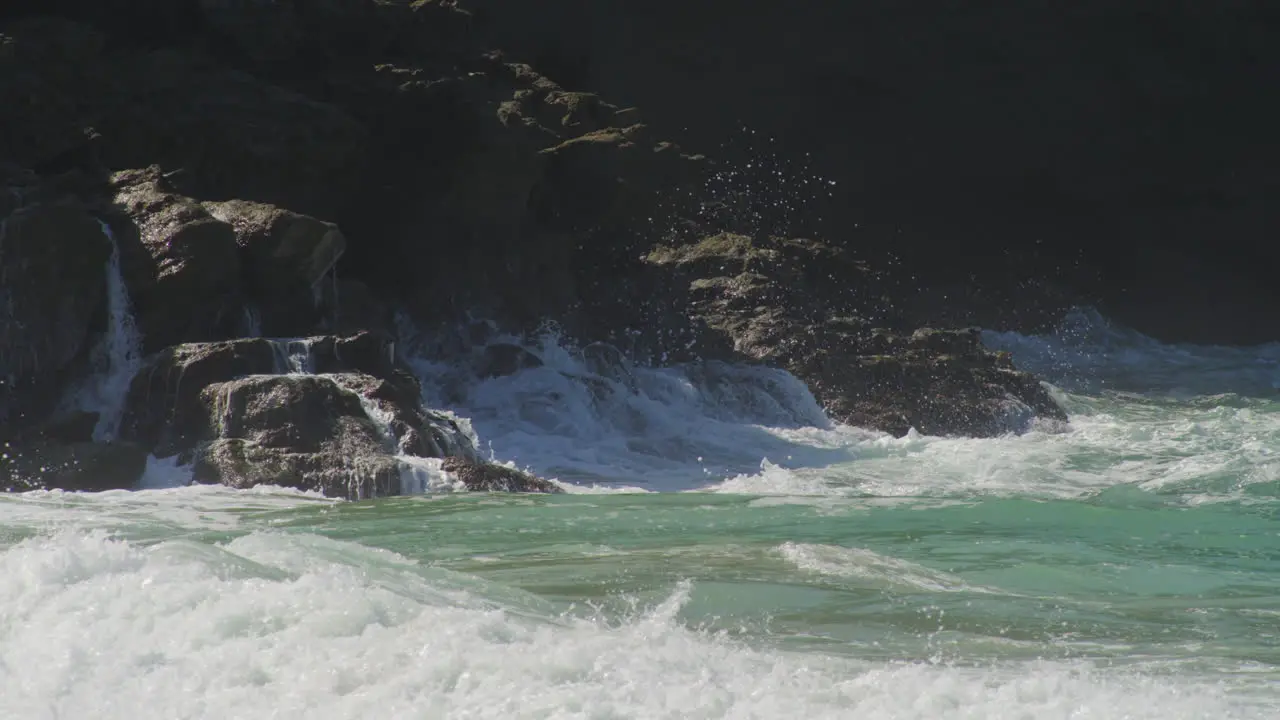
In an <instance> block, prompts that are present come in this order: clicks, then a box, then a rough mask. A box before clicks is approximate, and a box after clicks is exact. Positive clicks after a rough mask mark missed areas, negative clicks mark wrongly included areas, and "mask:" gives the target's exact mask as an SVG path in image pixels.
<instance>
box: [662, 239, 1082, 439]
mask: <svg viewBox="0 0 1280 720" xmlns="http://www.w3.org/2000/svg"><path fill="white" fill-rule="evenodd" d="M648 262H649V263H651V264H652V265H653V267H654V268H655V269H657V270H658V271H660V272H662V273H669V274H670V278H671V282H672V284H673V287H671V288H670V290H669V292H670V293H671V295H670V296H669V297H671V298H674V299H676V302H675V307H676V308H677V311H676V313H677V314H678V315H679V314H688V315H690V316H691V317H692V320H693V322H691V324H690V329H688V330H687V331H686V332H687V333H688V332H698V333H701V334H703V335H707V334H709V335H712V336H713V338H714V337H715V336H718V337H719V338H721V339H722V341H721V343H719V346H724V345H730V346H731V347H732V354H731V355H728V356H726V357H727V358H728V359H734V358H735V356H736V358H738V359H745V360H748V361H754V362H765V363H768V364H770V365H774V366H776V367H781V368H784V369H786V370H788V371H790V372H791V373H793V374H794V375H796V376H797V377H799V378H800V379H801V380H803V381H804V382H805V383H806V384H807V385H808V386H809V388H810V389H811V390H812V392H813V394H814V396H815V397H816V398H817V399H818V401H819V402H820V403H822V405H823V406H824V407H825V408H826V409H827V412H828V413H829V414H830V415H831V416H832V417H833V418H834V419H836V420H838V421H841V422H846V423H851V424H855V425H860V426H864V427H868V428H873V429H877V430H883V431H886V432H890V433H893V434H895V435H903V434H905V433H906V432H907V431H908V430H909V429H911V428H915V429H916V430H918V431H919V432H922V433H926V434H933V435H967V436H978V437H988V436H993V435H999V434H1003V433H1006V432H1017V431H1021V430H1024V429H1026V428H1027V427H1028V426H1029V423H1030V421H1031V420H1032V419H1033V418H1035V417H1043V418H1047V419H1051V420H1057V421H1065V420H1066V414H1065V413H1064V412H1063V410H1062V409H1061V408H1060V407H1058V405H1057V404H1056V403H1055V402H1054V401H1053V399H1052V398H1051V397H1050V396H1049V394H1048V392H1047V391H1046V390H1045V389H1044V388H1043V387H1042V386H1041V385H1040V383H1039V382H1038V381H1037V380H1036V379H1035V378H1034V377H1032V376H1031V375H1029V374H1026V373H1022V372H1018V371H1017V370H1015V369H1014V368H1013V366H1012V363H1011V361H1010V360H1009V358H1008V356H1007V355H1006V354H1001V353H995V352H990V351H987V350H985V349H984V348H983V347H982V344H981V337H980V334H979V333H978V332H977V331H969V330H960V331H955V330H951V331H939V330H932V329H922V330H918V331H916V332H914V333H911V334H906V335H902V334H895V333H893V332H890V331H880V330H877V329H876V328H875V323H877V322H883V321H886V320H894V319H895V314H894V311H893V308H892V307H890V306H888V304H887V302H886V301H885V300H884V299H882V298H881V297H879V296H878V293H879V292H880V291H881V288H879V287H878V285H877V281H876V278H875V276H874V275H873V274H872V273H871V272H870V271H869V270H868V269H867V268H866V267H865V266H864V265H862V264H861V263H859V262H858V261H856V260H855V259H853V258H852V257H851V256H850V255H849V254H848V253H847V251H843V250H841V249H839V248H837V247H833V246H830V245H826V244H823V243H820V242H815V241H810V240H795V239H785V238H772V237H760V238H751V237H747V236H742V235H732V234H720V235H715V236H712V237H709V238H706V239H704V240H702V241H701V242H697V243H693V244H689V245H684V246H676V247H664V248H659V249H658V250H656V251H654V252H653V253H651V254H650V255H649V257H648ZM701 345H702V346H703V347H717V346H718V343H717V342H716V341H715V340H714V339H713V340H710V341H703V342H702V343H701Z"/></svg>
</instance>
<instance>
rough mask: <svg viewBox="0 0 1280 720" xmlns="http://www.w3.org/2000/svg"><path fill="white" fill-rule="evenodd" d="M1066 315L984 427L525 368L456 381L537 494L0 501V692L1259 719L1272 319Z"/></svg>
mask: <svg viewBox="0 0 1280 720" xmlns="http://www.w3.org/2000/svg"><path fill="white" fill-rule="evenodd" d="M1093 322H1097V321H1096V320H1095V321H1093ZM1086 330H1088V332H1076V333H1075V334H1066V333H1064V334H1062V335H1060V336H1057V337H1053V338H1019V337H1017V336H994V335H993V336H990V337H989V338H988V342H989V343H991V344H996V345H1001V346H1006V347H1013V348H1015V352H1016V353H1017V354H1018V356H1019V357H1020V358H1021V362H1024V363H1025V364H1037V363H1038V364H1039V366H1040V367H1041V368H1042V369H1043V371H1044V372H1046V374H1047V375H1048V376H1049V377H1050V379H1052V380H1057V381H1058V383H1060V385H1059V389H1058V390H1056V392H1059V393H1060V397H1061V399H1062V401H1063V402H1064V404H1066V406H1067V407H1068V409H1069V411H1070V414H1071V418H1072V419H1071V425H1070V427H1068V428H1062V427H1036V428H1033V429H1032V430H1031V432H1028V433H1026V434H1024V435H1020V436H1016V437H1015V436H1010V437H1006V438H997V439H991V440H959V439H941V438H927V437H920V436H915V435H912V436H909V437H907V438H902V439H892V438H887V437H883V436H879V435H876V434H874V433H868V432H866V431H862V430H857V429H854V428H844V427H840V426H835V425H832V424H830V423H823V422H822V418H821V417H816V418H815V417H814V416H813V414H812V411H813V408H812V407H811V405H810V403H811V398H808V399H806V396H805V394H804V393H803V392H799V391H797V390H796V387H795V385H794V384H791V383H788V382H787V381H786V379H785V378H781V379H780V378H779V377H778V376H775V375H770V374H764V375H760V374H753V373H754V371H752V372H750V373H746V374H745V375H740V376H735V378H736V381H735V382H736V385H735V387H738V388H739V390H740V391H735V392H734V393H732V394H730V395H726V394H724V392H722V391H723V390H724V387H725V386H724V385H723V383H707V382H704V381H705V378H702V379H698V378H694V377H693V375H692V374H689V375H685V376H676V375H672V374H665V375H664V374H661V373H660V372H659V371H643V372H642V371H638V370H637V371H635V372H636V374H637V376H639V378H638V382H639V383H640V385H641V391H640V392H639V393H638V395H632V396H628V397H630V398H631V399H629V400H618V399H616V398H614V399H608V398H605V399H601V398H599V397H592V398H588V397H587V396H586V395H583V396H582V398H581V402H579V400H578V399H575V398H576V396H575V395H573V393H574V392H575V388H576V386H575V385H574V384H573V382H572V377H570V378H569V379H568V380H567V381H564V382H562V380H563V378H564V377H565V376H564V374H563V373H562V374H561V375H560V376H558V377H559V378H560V379H557V377H553V376H551V375H549V374H544V375H538V374H537V373H534V372H532V371H530V373H531V374H530V375H527V376H525V377H523V378H520V377H517V378H515V379H504V380H503V382H501V383H499V382H498V381H490V382H489V383H481V384H477V385H474V386H471V387H470V388H469V389H468V390H467V393H469V394H468V395H467V396H466V397H465V398H464V399H463V400H462V401H461V402H460V403H458V405H457V406H456V409H457V412H459V414H463V415H465V416H466V417H469V418H470V419H471V422H472V423H473V425H474V428H475V432H476V434H477V435H478V438H479V439H480V440H481V443H482V445H484V444H485V443H491V446H492V449H493V451H494V452H495V454H496V455H497V456H498V457H499V459H516V458H519V459H520V460H521V461H522V463H521V464H525V465H529V466H531V467H534V468H535V469H540V470H543V471H544V472H545V471H547V467H549V466H558V467H559V468H560V471H559V473H558V476H560V477H561V479H562V480H566V478H569V479H570V480H575V481H576V482H575V483H574V484H571V485H570V486H569V487H570V489H571V490H572V492H571V493H570V494H567V495H563V496H503V495H474V494H445V495H436V496H418V497H403V498H390V499H384V500H376V501H370V502H361V503H348V502H336V501H331V500H326V499H323V498H319V497H315V496H310V495H305V494H301V493H296V492H291V491H284V490H273V489H258V490H254V491H244V492H236V491H230V490H224V489H219V488H199V487H182V488H169V489H160V490H148V491H145V492H138V493H123V492H115V493H104V494H100V495H74V494H61V493H31V494H27V495H21V496H0V687H3V688H5V690H4V701H3V702H0V717H15V718H18V717H21V718H63V717H90V716H92V717H103V718H112V717H134V718H136V717H165V718H178V717H183V718H185V717H210V718H212V717H219V718H226V717H316V718H329V717H333V718H338V717H344V718H345V717H350V718H356V717H370V716H374V715H376V716H380V717H390V718H401V717H403V718H411V717H424V718H425V717H459V718H461V717H486V718H508V717H531V718H774V717H804V718H827V717H830V718H1037V719H1038V718H1064V719H1065V718H1274V717H1280V403H1278V402H1277V401H1276V399H1275V397H1274V394H1275V393H1274V388H1272V387H1270V383H1271V382H1272V381H1273V380H1274V379H1275V378H1276V377H1278V376H1276V375H1275V368H1274V364H1273V363H1272V362H1271V356H1270V354H1269V353H1271V352H1272V349H1269V348H1264V349H1254V350H1230V349H1187V348H1170V347H1166V346H1160V345H1158V344H1154V343H1151V342H1149V341H1147V340H1145V339H1143V338H1140V337H1136V336H1133V335H1131V334H1126V333H1123V332H1122V331H1105V332H1104V330H1105V328H1103V329H1099V328H1098V327H1096V326H1092V325H1090V326H1087V327H1086ZM565 367H566V366H562V368H561V369H565ZM650 372H652V373H655V374H651V375H650V374H646V373H650ZM744 372H745V371H744ZM1053 373H1057V374H1056V375H1055V374H1053ZM570 375H572V373H570ZM682 377H683V379H682ZM691 378H692V379H691ZM565 382H567V384H565ZM495 383H496V384H495ZM709 388H710V389H709ZM715 388H720V391H715ZM743 388H747V389H748V390H750V391H746V390H742V389H743ZM753 388H754V389H753ZM717 392H719V394H717ZM503 393H506V395H505V397H506V398H508V399H507V400H502V399H501V397H503V395H502V394H503ZM504 403H505V404H504ZM570 419H571V420H573V421H574V422H569V420H570ZM588 419H589V420H591V422H592V425H591V427H583V425H582V423H584V422H586V421H587V420H588ZM762 419H763V420H767V421H768V422H760V420H762ZM753 420H754V421H756V422H753ZM810 421H813V422H810ZM753 443H754V444H753ZM659 450H660V451H659ZM504 454H505V456H506V457H505V458H504V457H503V455H504ZM610 467H614V468H621V470H614V471H613V474H612V475H611V474H610V470H609V468H610ZM566 481H567V480H566ZM653 490H662V491H663V492H654V491H653Z"/></svg>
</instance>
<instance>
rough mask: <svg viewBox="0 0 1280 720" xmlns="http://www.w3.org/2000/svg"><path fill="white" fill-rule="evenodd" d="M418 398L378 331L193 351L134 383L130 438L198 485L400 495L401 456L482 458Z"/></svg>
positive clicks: (185, 349)
mask: <svg viewBox="0 0 1280 720" xmlns="http://www.w3.org/2000/svg"><path fill="white" fill-rule="evenodd" d="M294 364H296V365H299V366H305V368H306V369H307V370H308V373H300V372H295V371H294V370H295V368H294ZM309 373H315V374H309ZM420 396H421V390H420V388H419V387H418V382H417V380H416V378H414V377H413V375H412V374H411V373H409V372H408V371H407V370H406V369H404V368H402V367H400V366H399V365H398V364H397V361H396V359H395V357H394V353H393V349H392V347H391V344H390V341H389V340H388V339H387V338H385V337H382V336H378V335H376V334H374V333H361V334H359V335H356V336H352V337H345V338H334V337H318V338H308V339H305V340H295V341H274V340H267V339H261V338H255V339H244V340H235V341H227V342H220V343H195V344H186V345H178V346H175V347H172V348H168V349H166V350H165V351H163V352H162V353H160V354H158V355H157V356H156V357H155V358H153V359H152V361H151V364H150V365H149V366H148V367H147V368H144V369H143V371H141V372H140V373H139V374H138V375H137V377H136V378H135V379H134V382H133V385H132V387H131V388H130V392H129V397H128V401H127V406H126V413H125V419H124V422H123V425H122V430H121V432H122V435H123V436H124V437H125V438H126V439H128V440H131V441H133V442H136V443H138V444H139V445H141V446H143V447H146V448H149V449H150V450H151V452H153V453H154V454H156V455H157V456H160V457H168V456H172V455H175V454H176V455H181V456H182V457H184V458H190V459H193V460H194V461H195V477H196V479H197V480H198V481H200V482H220V483H225V484H228V485H231V486H234V487H249V486H252V485H257V484H262V483H271V484H277V485H286V486H290V487H297V488H302V489H308V490H317V491H320V492H323V493H325V494H327V495H336V496H338V497H350V498H366V497H375V496H385V495H394V494H397V493H399V492H400V488H401V486H400V464H399V463H398V462H397V461H396V459H395V457H394V456H395V455H397V454H400V453H403V454H407V455H413V456H417V457H455V456H456V457H460V458H464V459H468V460H474V459H475V449H474V447H472V445H471V441H470V440H469V439H468V438H467V436H466V435H465V434H464V433H463V432H462V430H461V429H460V428H459V427H458V426H457V424H456V423H455V422H453V421H452V420H451V419H449V418H448V417H447V416H445V415H444V414H442V413H438V412H434V411H431V410H428V409H426V408H423V407H422V404H421V400H420Z"/></svg>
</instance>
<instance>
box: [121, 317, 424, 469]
mask: <svg viewBox="0 0 1280 720" xmlns="http://www.w3.org/2000/svg"><path fill="white" fill-rule="evenodd" d="M295 365H296V366H295ZM297 371H305V372H314V373H351V372H355V373H363V374H366V375H370V376H373V377H377V378H381V382H384V383H386V386H387V388H388V389H387V390H384V391H382V392H383V394H387V395H388V399H389V400H392V401H394V402H398V403H401V404H405V405H414V406H416V405H417V404H418V403H419V397H420V395H421V388H420V387H419V386H418V381H417V379H416V378H415V377H414V376H413V374H412V373H411V372H410V371H409V370H408V369H406V368H404V367H402V366H400V365H399V364H398V360H397V359H396V357H395V354H394V348H393V346H392V343H391V340H390V338H389V337H387V336H386V335H382V334H378V333H372V332H366V333H359V334H357V335H353V336H350V337H345V338H334V337H316V338H301V339H296V340H270V339H266V338H246V339H241V340H228V341H223V342H214V343H188V344H185V345H175V346H173V347H170V348H165V349H164V350H162V351H161V352H159V353H158V354H156V355H155V356H154V357H152V358H151V359H150V361H149V362H148V364H147V366H146V367H144V368H143V369H142V370H141V371H139V372H138V374H137V376H136V377H134V379H133V382H132V384H131V385H130V387H129V394H128V398H127V400H126V402H125V414H124V419H123V422H122V424H121V434H122V437H124V438H125V439H128V440H132V441H136V442H139V443H142V444H144V445H147V446H148V447H154V448H156V454H157V456H159V457H168V456H170V455H173V454H175V453H179V452H184V451H187V450H190V449H191V448H192V447H194V446H195V445H196V444H197V443H199V442H201V441H202V440H203V439H205V438H204V435H203V433H204V432H205V424H204V415H205V410H204V405H203V401H202V399H201V393H202V391H203V390H204V388H206V387H208V386H209V385H213V384H215V383H223V382H228V381H231V380H235V379H237V378H242V377H245V376H248V375H273V374H285V373H290V372H297ZM389 393H394V397H392V396H390V395H389Z"/></svg>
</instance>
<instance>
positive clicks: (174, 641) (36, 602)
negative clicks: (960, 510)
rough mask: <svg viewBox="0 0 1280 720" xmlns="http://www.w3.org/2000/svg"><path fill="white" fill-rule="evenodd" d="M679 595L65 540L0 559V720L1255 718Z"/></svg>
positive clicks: (271, 536) (389, 557)
mask: <svg viewBox="0 0 1280 720" xmlns="http://www.w3.org/2000/svg"><path fill="white" fill-rule="evenodd" d="M695 592H696V586H695V585H694V584H693V583H692V582H689V581H682V582H678V583H676V584H675V586H674V587H672V588H671V589H670V591H669V592H668V594H667V597H666V598H665V599H662V600H660V601H659V602H657V603H655V604H653V605H651V606H648V607H643V608H640V609H638V610H637V611H636V612H635V613H633V614H631V615H629V616H627V617H623V618H615V619H612V620H609V619H605V618H598V617H582V616H574V615H565V614H560V613H558V612H557V611H555V610H554V609H552V608H551V607H549V606H548V605H547V604H546V603H545V602H542V601H540V600H538V599H537V598H535V597H532V596H529V595H527V594H525V593H521V592H520V591H516V590H514V589H511V588H507V587H505V586H500V585H496V584H494V583H490V582H486V581H482V580H480V579H478V578H475V577H473V576H468V575H463V574H459V573H449V572H447V571H440V570H437V569H433V568H430V567H423V566H421V565H418V564H416V563H414V562H413V561H411V560H408V559H406V558H404V557H401V556H398V555H396V554H395V553H391V552H388V551H383V550H372V549H369V548H365V547H362V546H359V545H356V544H354V543H349V542H344V541H338V540H328V539H323V538H319V537H316V536H309V535H305V534H303V535H293V534H291V535H284V534H279V533H270V532H257V533H252V534H249V535H245V536H242V537H239V538H236V539H234V540H231V541H229V542H226V543H222V544H218V545H209V544H202V543H195V542H191V541H186V540H181V539H179V540H171V541H166V542H160V543H155V544H139V543H132V542H127V541H121V540H116V539H112V538H111V537H109V536H107V535H105V534H103V533H101V532H80V531H64V532H59V533H55V534H53V535H47V536H42V537H38V538H31V539H28V540H25V541H23V542H20V543H18V544H17V545H14V546H12V547H9V548H8V549H6V550H4V551H3V553H0V607H4V608H5V619H6V622H4V623H0V640H3V641H2V642H0V680H2V681H3V682H4V683H5V687H6V688H7V692H6V697H5V704H4V708H3V709H0V716H4V715H5V714H6V713H9V714H11V715H9V716H11V717H23V718H54V717H100V718H104V719H105V720H110V719H111V718H133V717H173V718H198V717H209V718H213V717H235V716H253V715H258V714H260V713H261V712H262V711H263V708H267V707H270V708H271V709H272V711H273V712H274V713H275V714H276V716H278V717H307V718H362V717H368V716H369V713H370V712H376V713H378V714H380V715H384V716H387V717H422V716H428V717H436V716H439V717H511V718H522V717H541V718H578V717H588V716H609V717H618V718H645V719H648V718H677V717H680V718H684V717H702V718H741V717H796V716H800V717H806V718H844V717H864V718H872V719H873V720H874V719H875V718H973V717H982V718H994V719H996V720H1000V719H1001V718H1025V717H1037V718H1063V719H1064V720H1065V719H1066V718H1071V717H1083V716H1086V715H1087V716H1089V717H1100V718H1120V717H1124V718H1131V719H1144V718H1151V719H1152V720H1155V719H1156V718H1159V719H1160V720H1166V719H1169V718H1172V719H1174V720H1177V719H1179V718H1197V719H1200V718H1206V717H1214V718H1224V719H1233V718H1240V719H1243V718H1265V717H1272V716H1273V715H1271V714H1270V713H1273V712H1274V711H1275V705H1274V702H1273V701H1268V700H1266V699H1264V698H1261V697H1259V698H1257V699H1251V698H1250V697H1249V696H1248V693H1249V692H1250V686H1249V685H1248V683H1247V680H1248V678H1244V679H1241V677H1234V678H1231V679H1230V680H1227V681H1225V682H1212V681H1210V679H1209V678H1207V677H1203V678H1202V677H1197V676H1191V675H1188V674H1186V673H1184V672H1179V673H1178V674H1177V675H1173V676H1170V675H1165V674H1161V673H1155V672H1142V671H1136V672H1128V671H1124V670H1121V669H1117V668H1108V669H1104V668H1101V667H1097V666H1094V665H1091V664H1089V663H1087V662H1083V661H1081V662H1041V661H1036V662H1009V663H1003V664H997V665H986V666H981V667H968V666H961V665H954V664H952V665H948V664H939V663H928V662H884V661H866V660H857V659H853V658H843V657H836V656H828V655H819V654H813V653H806V654H794V653H791V652H788V651H784V650H780V649H774V648H770V647H758V648H753V647H747V646H745V645H743V644H741V643H740V642H737V641H734V640H733V639H731V638H729V637H728V636H726V635H723V634H717V633H712V632H706V631H698V630H693V629H690V628H688V627H686V626H685V625H684V624H683V623H682V622H681V621H680V616H681V613H682V611H683V609H684V607H685V606H686V604H687V603H689V602H690V598H691V597H692V595H693V594H694V593H695Z"/></svg>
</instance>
